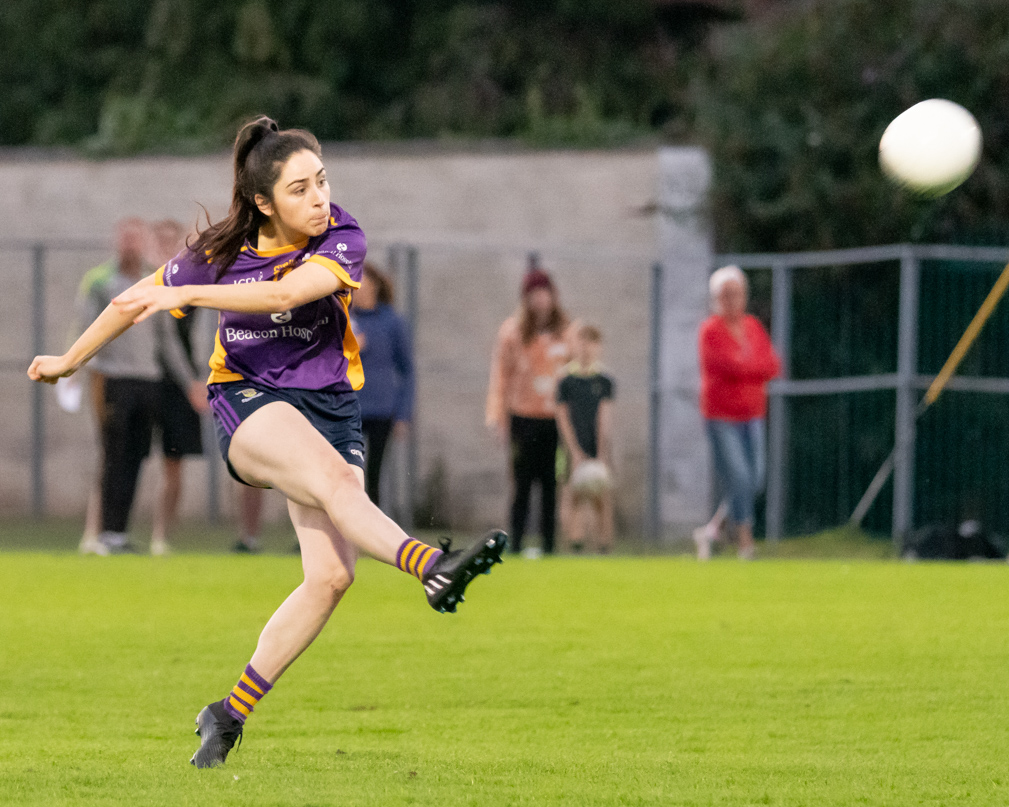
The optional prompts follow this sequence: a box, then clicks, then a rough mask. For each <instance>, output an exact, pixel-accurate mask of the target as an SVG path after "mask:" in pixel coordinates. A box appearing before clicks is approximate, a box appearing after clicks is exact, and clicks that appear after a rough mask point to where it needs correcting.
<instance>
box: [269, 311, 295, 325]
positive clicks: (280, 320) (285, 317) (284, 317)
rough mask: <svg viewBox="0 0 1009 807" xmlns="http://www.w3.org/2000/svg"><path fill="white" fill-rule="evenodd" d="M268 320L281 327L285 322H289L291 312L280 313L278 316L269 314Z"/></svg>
mask: <svg viewBox="0 0 1009 807" xmlns="http://www.w3.org/2000/svg"><path fill="white" fill-rule="evenodd" d="M270 319H272V320H273V321H274V322H276V323H277V324H278V325H283V324H284V323H285V322H290V321H291V312H290V311H281V312H280V313H279V314H270Z"/></svg>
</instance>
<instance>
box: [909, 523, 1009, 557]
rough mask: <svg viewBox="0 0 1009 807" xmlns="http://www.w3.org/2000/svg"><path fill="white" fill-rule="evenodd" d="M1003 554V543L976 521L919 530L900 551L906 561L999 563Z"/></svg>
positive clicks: (1004, 545)
mask: <svg viewBox="0 0 1009 807" xmlns="http://www.w3.org/2000/svg"><path fill="white" fill-rule="evenodd" d="M1006 554H1007V551H1006V539H1005V538H1004V537H1003V536H1001V535H996V534H995V533H990V532H988V531H987V530H985V528H984V526H983V525H982V524H981V523H980V522H978V521H964V522H963V523H961V524H960V525H959V526H955V525H952V524H930V525H929V526H927V527H922V528H921V529H918V530H915V531H914V532H912V533H910V534H909V535H908V536H907V537H906V538H905V539H904V544H903V546H902V547H901V551H900V555H901V557H902V558H905V559H906V560H915V559H919V558H920V559H922V560H970V559H972V558H986V559H999V558H1005V557H1006Z"/></svg>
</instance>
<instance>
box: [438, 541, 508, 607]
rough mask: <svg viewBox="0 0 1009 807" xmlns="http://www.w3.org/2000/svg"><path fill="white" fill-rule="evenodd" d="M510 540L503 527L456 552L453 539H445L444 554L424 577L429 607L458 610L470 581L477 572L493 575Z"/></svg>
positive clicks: (443, 544) (443, 543) (443, 542)
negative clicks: (495, 565) (492, 571)
mask: <svg viewBox="0 0 1009 807" xmlns="http://www.w3.org/2000/svg"><path fill="white" fill-rule="evenodd" d="M507 543H508V536H507V535H505V534H504V533H503V532H501V530H491V531H490V532H489V533H487V534H486V535H485V536H484V537H483V539H481V540H480V541H477V542H476V543H474V544H473V545H472V546H470V547H468V548H467V549H457V550H455V551H454V552H453V551H452V549H451V547H452V542H451V541H448V540H445V541H442V549H443V552H444V554H442V555H441V557H439V558H438V559H437V560H436V561H435V562H434V563H432V564H431V568H429V569H428V570H427V572H426V573H425V575H424V579H423V583H424V591H426V592H427V601H428V603H429V604H430V606H431V607H432V608H434V610H435V611H438V612H439V613H443V614H444V613H450V614H452V613H455V609H456V606H457V605H458V604H459V603H460V602H463V601H464V599H465V598H464V597H463V593H464V592H465V591H466V586H468V585H469V583H470V581H471V580H472V579H473V578H474V577H476V576H477V575H478V574H490V570H491V568H492V567H493V566H494V564H495V563H501V562H502V561H501V553H502V552H503V551H504V548H505V546H506V545H507Z"/></svg>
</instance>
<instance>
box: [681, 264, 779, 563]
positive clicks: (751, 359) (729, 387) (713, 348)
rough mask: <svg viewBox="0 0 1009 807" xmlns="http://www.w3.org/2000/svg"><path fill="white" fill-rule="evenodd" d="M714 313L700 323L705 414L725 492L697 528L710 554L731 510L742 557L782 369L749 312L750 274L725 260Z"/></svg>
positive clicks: (749, 550)
mask: <svg viewBox="0 0 1009 807" xmlns="http://www.w3.org/2000/svg"><path fill="white" fill-rule="evenodd" d="M709 288H710V291H711V304H712V309H713V311H714V313H713V314H712V315H711V316H710V317H708V318H707V319H706V320H704V322H702V323H701V329H700V333H699V335H698V340H697V341H698V349H699V351H700V363H701V415H702V416H703V417H704V421H705V429H706V431H707V434H708V440H709V441H710V443H711V450H712V454H713V456H714V461H715V474H716V476H717V478H718V482H719V485H720V489H721V491H722V495H723V499H722V502H721V503H720V504H719V506H718V509H717V510H716V511H715V514H714V515H713V516H712V518H711V520H710V521H709V522H708V523H707V524H705V525H704V526H703V527H700V528H698V529H697V530H695V531H694V541H695V543H696V544H697V557H698V558H699V559H701V560H707V559H708V558H709V557H710V556H711V545H712V543H714V542H715V541H716V540H717V539H718V536H719V531H720V529H721V527H722V524H723V523H724V522H725V520H726V518H728V519H730V520H731V521H732V522H733V523H734V524H735V525H736V527H737V530H738V536H739V557H740V558H742V559H744V560H749V559H751V558H752V557H753V554H754V550H753V507H754V501H755V500H756V498H757V494H758V493H760V491H761V490H762V489H763V486H764V476H765V468H766V458H765V438H764V419H765V417H766V416H767V382H768V381H770V380H771V379H772V378H775V377H776V376H777V375H778V373H779V372H781V362H780V360H779V359H778V355H777V354H776V353H775V352H774V347H773V346H772V345H771V339H770V337H769V336H768V335H767V331H766V330H764V326H763V325H761V324H760V320H758V319H757V318H756V317H755V316H753V315H752V314H747V313H746V301H747V282H746V275H744V274H743V272H742V270H740V268H739V267H738V266H724V267H722V268H721V269H718V270H717V271H716V272H714V273H713V274H712V275H711V279H710V281H709Z"/></svg>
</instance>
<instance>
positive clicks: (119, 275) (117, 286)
mask: <svg viewBox="0 0 1009 807" xmlns="http://www.w3.org/2000/svg"><path fill="white" fill-rule="evenodd" d="M147 239H148V230H147V224H146V223H145V222H144V221H143V220H141V219H138V218H126V219H122V220H121V221H119V222H118V223H117V225H116V257H115V258H113V259H111V260H109V261H106V262H105V263H103V264H101V265H99V266H96V267H95V268H94V269H91V270H90V271H89V272H88V273H87V274H86V275H85V276H84V278H83V280H82V281H81V286H80V290H79V293H78V316H79V319H80V322H81V323H82V324H84V325H87V324H89V323H91V322H93V321H94V320H95V319H96V318H97V317H98V315H99V314H100V313H101V312H102V311H103V310H105V308H106V306H108V305H109V303H110V302H111V301H112V299H113V298H114V297H116V296H117V295H118V294H121V293H122V292H124V291H125V290H126V289H128V288H130V287H131V286H132V285H133V284H134V283H136V282H137V281H138V280H139V279H140V278H142V277H145V276H147V275H149V274H150V273H151V272H152V271H153V267H152V266H151V265H150V264H149V263H148V262H147V260H146V259H145V253H146V250H147ZM158 357H159V346H158V328H157V324H156V323H155V322H149V323H141V324H140V325H139V326H136V327H133V328H130V329H129V330H128V331H127V332H126V333H124V334H123V335H122V337H121V338H119V339H116V340H115V341H113V342H110V343H109V344H108V345H106V346H105V347H104V348H103V349H102V350H101V351H99V352H98V353H97V354H96V355H95V357H94V358H93V359H92V361H91V369H92V371H93V372H94V373H95V375H94V380H95V382H96V384H100V386H101V389H100V395H99V394H98V393H97V392H96V394H95V395H94V398H95V399H96V402H97V403H98V405H99V406H100V410H99V412H98V420H99V424H100V427H101V450H102V465H101V497H100V502H101V503H100V509H101V531H100V534H99V536H98V541H97V544H96V545H95V546H93V547H90V550H91V551H94V552H95V553H96V554H108V553H110V552H112V553H118V552H130V551H133V547H132V545H131V544H130V542H129V540H128V538H127V525H128V522H129V517H130V510H131V509H132V507H133V498H134V495H135V493H136V487H137V479H138V477H139V475H140V466H141V463H142V462H143V460H144V458H145V457H146V456H147V455H148V453H149V451H150V446H151V436H152V434H153V429H154V426H155V424H156V422H157V419H158V410H159V408H160V383H161V376H162V370H161V365H160V364H159V361H158ZM82 549H83V550H85V551H87V549H88V548H85V547H83V546H82Z"/></svg>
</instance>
